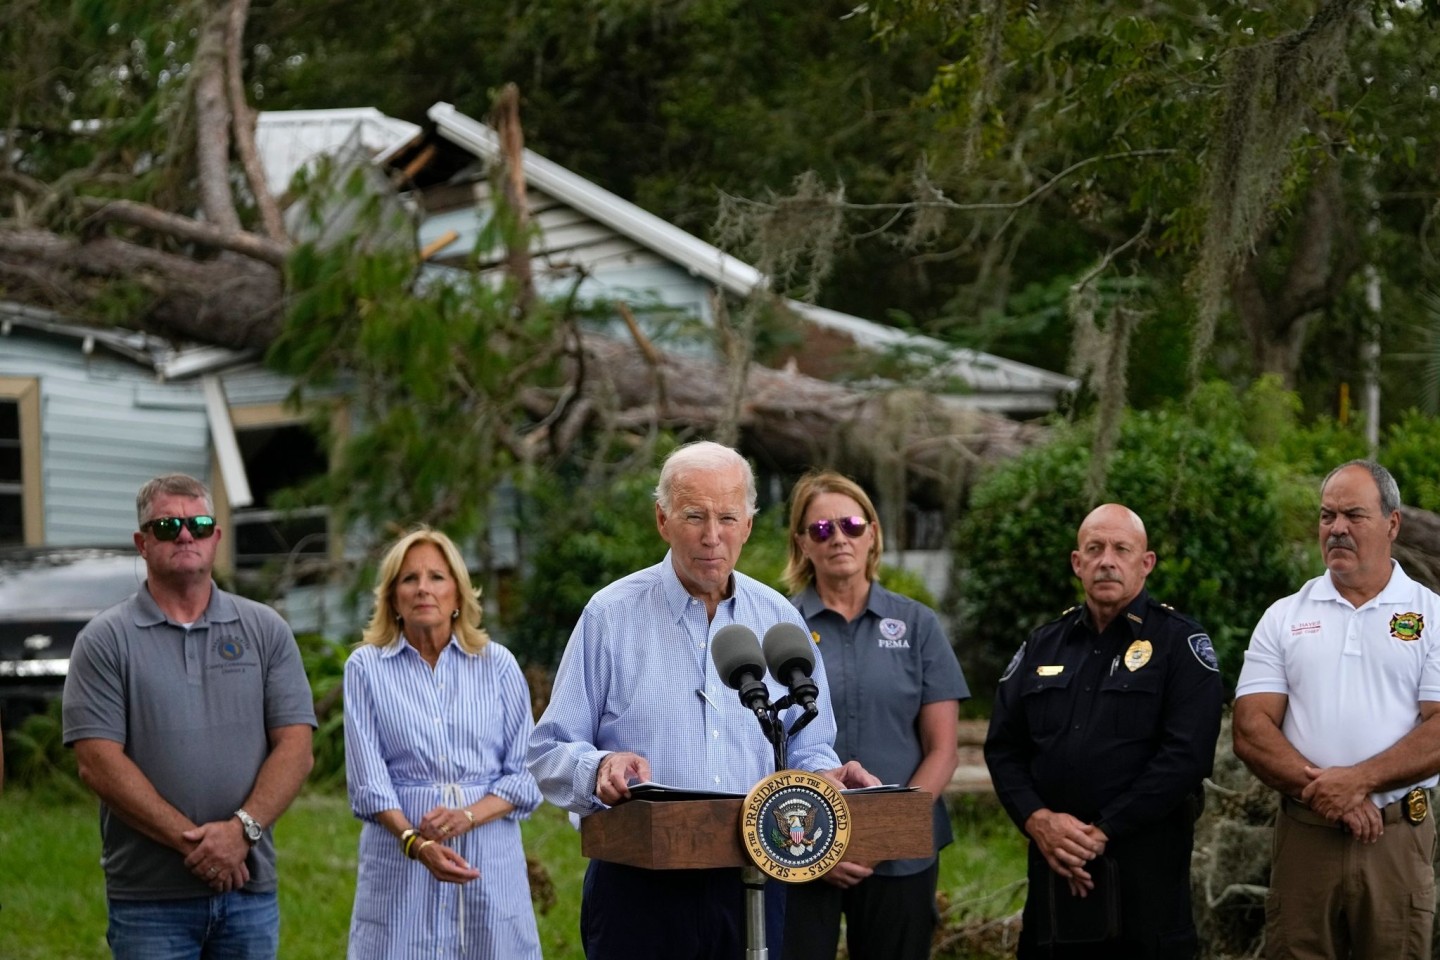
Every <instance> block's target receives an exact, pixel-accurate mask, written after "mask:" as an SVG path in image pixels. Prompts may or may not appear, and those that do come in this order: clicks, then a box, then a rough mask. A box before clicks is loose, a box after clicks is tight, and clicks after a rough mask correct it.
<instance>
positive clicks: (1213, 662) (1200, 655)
mask: <svg viewBox="0 0 1440 960" xmlns="http://www.w3.org/2000/svg"><path fill="white" fill-rule="evenodd" d="M1186 642H1187V643H1189V644H1190V652H1191V653H1193V654H1195V659H1196V660H1199V661H1200V665H1201V666H1202V667H1204V668H1205V669H1206V670H1213V671H1215V672H1216V673H1219V672H1220V661H1219V660H1218V659H1217V658H1216V656H1215V647H1214V646H1213V645H1212V644H1211V643H1210V637H1209V636H1208V635H1206V634H1203V633H1192V634H1190V636H1189V637H1188V638H1187V640H1186Z"/></svg>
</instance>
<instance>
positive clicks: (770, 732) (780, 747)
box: [740, 694, 820, 960]
mask: <svg viewBox="0 0 1440 960" xmlns="http://www.w3.org/2000/svg"><path fill="white" fill-rule="evenodd" d="M797 702H798V701H797V700H796V699H795V697H794V695H793V694H786V695H785V696H783V697H781V698H780V699H779V700H776V701H775V702H774V703H773V704H767V705H766V706H764V707H759V706H757V707H756V708H755V716H756V718H757V719H758V720H759V721H760V728H761V729H762V730H763V731H764V732H765V739H767V740H769V741H770V747H771V749H772V750H773V751H774V753H775V772H776V773H779V772H780V771H781V770H785V769H788V761H787V757H788V751H789V742H790V738H791V737H793V736H795V734H797V733H799V732H800V731H801V730H803V729H805V726H806V725H807V724H808V723H809V722H810V721H811V720H814V719H815V718H816V717H817V716H819V715H820V709H819V708H818V707H816V706H815V704H814V702H813V701H812V702H809V703H806V704H804V707H805V712H804V713H802V714H801V715H800V716H799V717H798V718H796V720H795V722H794V723H793V724H791V725H790V729H789V730H788V731H787V730H786V729H785V723H784V721H782V720H781V719H780V715H781V714H782V713H784V712H785V711H786V710H788V709H790V708H791V707H793V706H795V705H796V703H797ZM740 882H741V884H743V885H744V887H745V960H769V957H770V948H769V947H767V946H766V945H765V883H766V876H765V874H764V873H763V872H762V871H761V870H760V868H759V867H757V866H755V865H754V864H746V865H745V866H744V867H741V868H740Z"/></svg>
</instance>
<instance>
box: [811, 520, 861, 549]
mask: <svg viewBox="0 0 1440 960" xmlns="http://www.w3.org/2000/svg"><path fill="white" fill-rule="evenodd" d="M868 526H870V521H869V520H866V519H865V518H864V517H836V518H835V519H833V520H816V521H815V522H814V523H812V524H810V526H808V527H806V528H805V532H806V533H808V534H810V539H811V540H814V541H815V542H816V543H824V542H825V541H826V540H829V539H830V538H831V537H833V536H835V531H836V530H839V531H840V532H841V533H843V534H845V536H847V537H849V538H850V539H851V540H854V539H855V538H856V537H858V536H860V535H861V534H862V533H864V532H865V528H866V527H868Z"/></svg>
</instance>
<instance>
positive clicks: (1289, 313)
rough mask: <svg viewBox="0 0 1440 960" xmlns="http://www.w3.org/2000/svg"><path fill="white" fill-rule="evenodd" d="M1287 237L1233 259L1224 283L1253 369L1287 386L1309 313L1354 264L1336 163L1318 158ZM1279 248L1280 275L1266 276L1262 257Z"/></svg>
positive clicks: (1323, 303) (1336, 289) (1335, 290)
mask: <svg viewBox="0 0 1440 960" xmlns="http://www.w3.org/2000/svg"><path fill="white" fill-rule="evenodd" d="M1289 230H1290V232H1291V234H1292V239H1291V240H1290V241H1289V243H1288V245H1285V244H1280V243H1277V242H1276V241H1277V235H1276V231H1273V230H1272V231H1271V236H1270V239H1269V242H1267V243H1262V244H1261V245H1259V247H1257V249H1256V250H1254V251H1252V252H1251V253H1250V254H1249V255H1248V256H1247V257H1246V258H1245V260H1244V261H1243V262H1242V263H1241V264H1240V267H1239V269H1238V271H1237V272H1236V275H1235V277H1234V279H1233V281H1232V284H1231V297H1232V300H1233V302H1234V304H1235V312H1236V313H1237V314H1238V315H1239V317H1240V322H1241V324H1242V325H1243V326H1244V328H1245V332H1246V334H1247V335H1248V336H1249V339H1250V348H1251V353H1252V356H1253V358H1254V365H1255V372H1256V375H1257V376H1258V375H1260V374H1265V373H1274V374H1278V375H1279V376H1280V379H1281V380H1282V382H1283V383H1284V384H1285V388H1286V389H1294V387H1295V378H1296V374H1298V373H1299V370H1300V356H1301V351H1302V350H1303V348H1304V346H1305V335H1306V333H1307V332H1308V329H1309V326H1310V321H1311V319H1312V318H1313V317H1314V316H1315V315H1316V314H1317V313H1319V311H1321V310H1323V309H1324V308H1326V307H1328V306H1329V305H1330V304H1331V303H1332V302H1334V300H1335V298H1336V297H1337V296H1338V295H1339V294H1340V291H1341V289H1342V288H1343V287H1344V286H1345V284H1346V282H1348V281H1349V279H1350V277H1351V276H1352V275H1353V274H1354V273H1355V271H1356V270H1357V269H1358V268H1359V266H1360V260H1359V254H1358V249H1357V246H1356V244H1355V242H1354V232H1353V229H1352V227H1351V224H1350V222H1349V219H1348V217H1347V213H1346V210H1345V206H1344V198H1343V196H1342V195H1341V188H1340V171H1339V165H1338V164H1337V163H1336V162H1334V161H1330V160H1326V161H1324V162H1323V163H1322V165H1321V166H1320V168H1319V169H1317V170H1316V171H1315V173H1314V175H1313V177H1312V178H1311V181H1310V191H1309V193H1308V195H1307V196H1306V200H1305V207H1304V210H1303V213H1302V215H1301V217H1300V218H1299V220H1298V221H1296V222H1294V223H1291V224H1289ZM1277 246H1278V247H1285V248H1286V250H1287V254H1288V260H1287V261H1286V263H1285V264H1284V275H1283V276H1282V277H1280V278H1279V280H1277V281H1267V279H1266V278H1265V273H1266V269H1265V267H1266V260H1267V258H1268V257H1269V256H1271V255H1272V253H1271V252H1272V251H1273V250H1274V249H1275V248H1276V247H1277Z"/></svg>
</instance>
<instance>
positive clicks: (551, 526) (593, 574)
mask: <svg viewBox="0 0 1440 960" xmlns="http://www.w3.org/2000/svg"><path fill="white" fill-rule="evenodd" d="M659 476H660V472H659V469H658V468H656V467H654V466H652V465H649V464H648V463H647V464H646V465H645V466H643V467H637V468H636V469H634V470H632V471H626V472H618V473H616V474H615V477H614V479H613V480H610V481H609V482H598V483H597V482H592V481H591V480H590V479H589V478H584V477H576V476H564V475H560V476H555V475H547V474H542V473H539V472H532V473H530V474H528V475H527V476H526V477H525V479H524V480H523V482H522V485H521V486H522V490H523V491H524V496H523V497H522V498H521V500H520V504H519V507H518V512H517V514H516V531H517V534H519V535H520V536H522V537H523V543H524V550H525V555H526V557H527V560H528V572H527V573H526V575H525V578H524V580H523V581H522V583H521V586H520V607H521V609H522V610H523V615H521V616H519V617H518V618H516V621H515V622H514V623H511V624H507V626H508V627H509V629H510V630H511V631H512V636H513V637H514V646H513V650H514V652H515V655H516V656H517V657H519V658H520V659H521V661H522V662H527V663H540V664H544V665H547V666H551V667H554V666H556V665H558V664H559V662H560V654H561V653H562V652H564V649H565V643H566V641H567V640H568V639H569V638H570V631H571V630H573V629H574V627H575V624H576V622H577V621H578V620H579V619H580V612H581V611H582V610H583V609H584V608H585V604H586V603H588V602H589V600H590V597H591V596H593V595H594V593H595V592H596V591H597V590H599V589H600V588H601V587H603V586H605V585H606V584H608V583H611V582H612V581H615V580H618V579H620V578H621V577H623V576H625V575H627V574H630V573H633V572H635V571H636V570H639V569H641V568H643V567H647V566H650V565H651V564H653V563H655V562H657V561H658V560H659V559H660V558H661V557H662V556H664V554H665V542H664V541H663V540H662V539H661V538H660V534H659V533H658V532H657V531H656V529H655V502H654V499H653V491H654V489H655V483H656V481H657V480H658V479H659Z"/></svg>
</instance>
